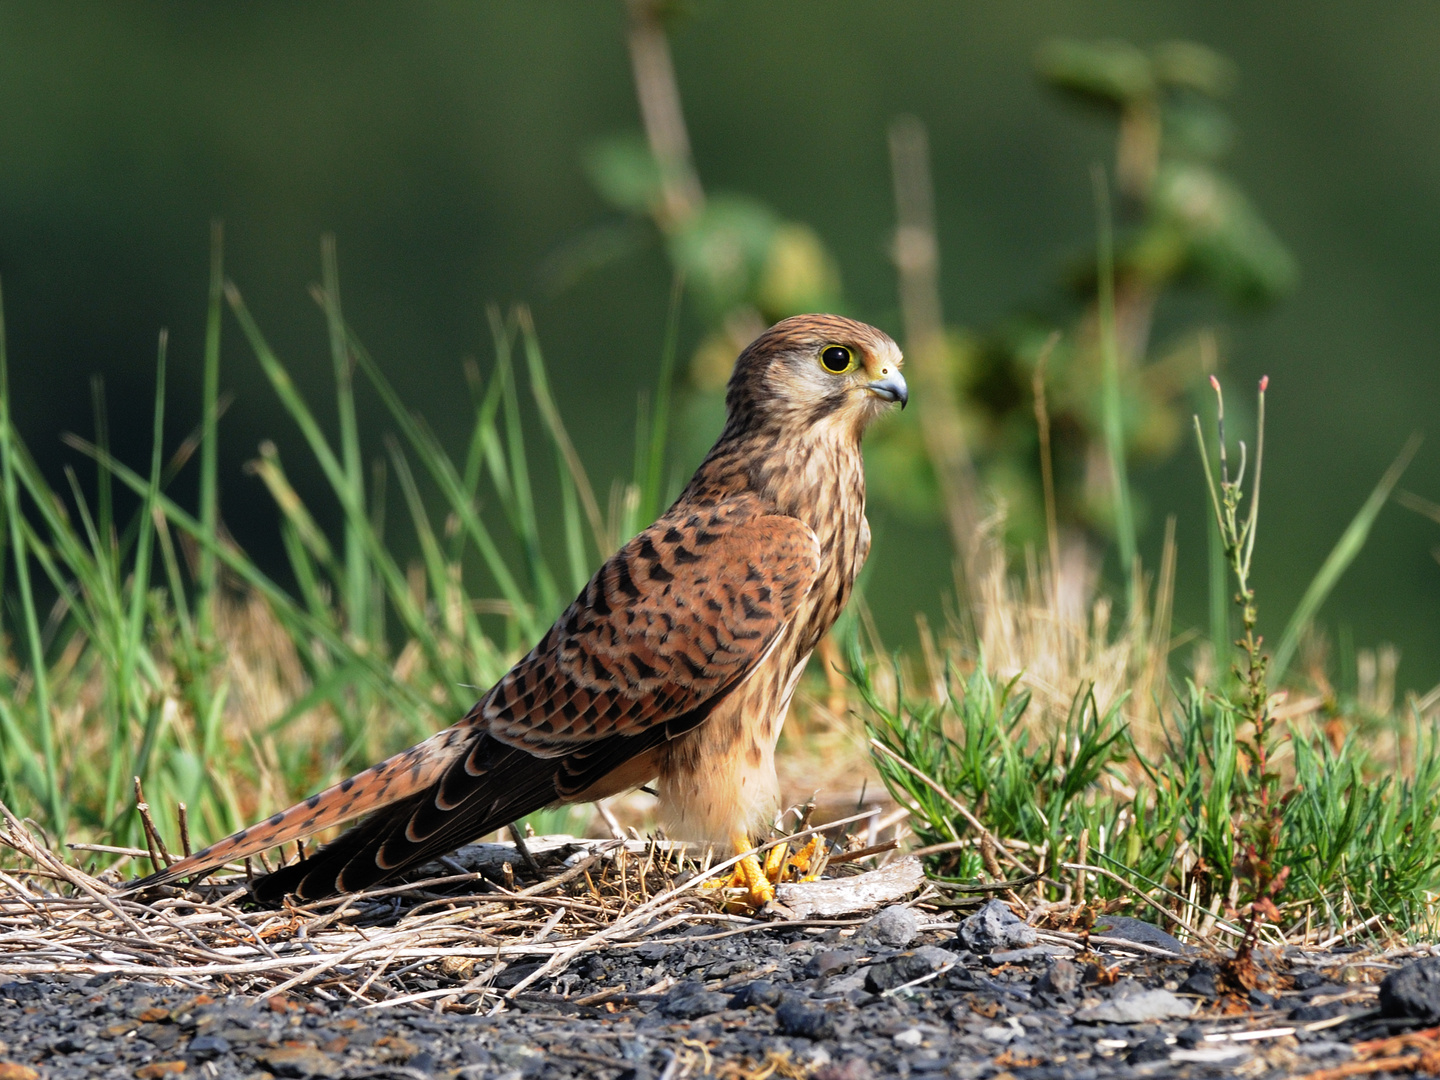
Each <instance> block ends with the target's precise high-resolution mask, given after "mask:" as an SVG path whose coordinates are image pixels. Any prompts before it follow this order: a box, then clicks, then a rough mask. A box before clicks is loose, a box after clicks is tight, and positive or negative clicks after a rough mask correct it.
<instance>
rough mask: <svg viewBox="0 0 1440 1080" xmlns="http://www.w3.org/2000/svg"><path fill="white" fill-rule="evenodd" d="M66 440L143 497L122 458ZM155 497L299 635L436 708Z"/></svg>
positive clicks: (408, 699) (409, 706)
mask: <svg viewBox="0 0 1440 1080" xmlns="http://www.w3.org/2000/svg"><path fill="white" fill-rule="evenodd" d="M66 442H67V443H68V444H69V445H70V446H73V447H75V448H76V449H77V450H80V451H81V452H82V453H85V454H87V455H89V456H91V457H94V458H96V459H97V460H99V461H101V462H102V463H103V464H104V465H105V467H106V468H108V469H110V470H111V472H112V473H113V474H114V476H115V479H117V480H119V481H120V482H121V483H122V484H124V485H125V486H126V487H128V488H130V490H131V491H134V492H135V493H136V494H138V495H141V496H143V495H144V493H145V491H146V487H147V485H146V482H145V480H144V479H143V478H142V477H141V476H140V475H139V474H137V473H136V472H135V471H134V470H133V469H131V468H129V467H128V466H127V465H125V464H124V463H123V462H120V461H117V460H116V459H115V458H113V457H111V456H109V455H102V454H101V453H100V451H99V448H98V447H96V446H95V445H94V444H92V443H88V442H86V441H85V440H83V439H77V438H73V437H72V438H69V439H67V440H66ZM156 502H157V504H158V505H159V506H160V508H161V509H162V510H163V511H164V513H165V517H166V520H168V521H169V522H170V523H171V524H172V525H174V526H175V527H176V528H179V529H182V530H184V532H185V533H186V534H187V535H189V536H190V537H191V538H192V539H194V540H195V541H196V542H197V543H199V544H205V543H207V542H213V543H214V545H215V546H214V550H215V556H216V558H217V559H218V560H219V562H220V563H221V565H223V566H224V567H225V568H226V569H227V570H229V571H230V572H231V573H233V574H234V575H235V576H236V577H237V578H239V579H240V581H242V582H244V583H245V584H246V585H248V586H249V587H250V588H252V589H254V590H255V592H256V593H258V594H259V595H260V596H262V597H263V598H264V599H265V600H266V602H267V603H269V605H270V607H271V610H272V611H273V612H274V613H275V615H276V617H277V618H278V619H280V621H281V622H282V623H284V624H286V625H287V628H288V629H289V630H290V632H291V633H293V634H294V635H295V636H296V637H297V638H299V639H302V640H304V639H313V640H314V641H316V642H317V643H319V644H321V645H323V646H324V647H325V648H326V649H327V650H329V651H330V652H331V653H332V654H333V655H334V656H335V658H336V659H337V660H338V661H339V662H340V663H352V662H353V663H360V664H362V665H363V666H364V667H365V669H366V670H367V671H368V672H369V673H370V674H371V676H372V678H373V679H374V680H375V682H376V685H377V686H380V687H382V688H384V690H385V696H386V698H387V700H389V701H390V702H391V703H392V704H394V705H395V706H396V707H397V708H402V709H404V710H406V711H407V712H412V711H413V712H416V713H423V714H426V715H430V714H433V713H434V712H435V707H434V705H433V703H432V702H430V701H429V700H428V699H427V698H426V697H425V695H423V694H422V693H420V692H419V691H417V690H414V689H413V688H411V687H410V686H408V685H406V684H405V683H402V682H397V681H395V680H394V678H393V677H392V673H391V671H390V669H389V667H388V666H386V664H385V663H384V662H383V660H381V659H380V658H378V657H376V656H374V655H372V654H371V653H370V652H369V650H366V651H364V652H361V651H357V650H356V649H354V648H352V647H351V646H350V645H349V644H348V643H347V642H346V641H345V640H344V639H343V638H341V637H340V636H339V635H338V634H337V633H336V632H335V630H334V628H333V627H331V626H329V625H327V624H326V622H325V621H324V620H321V619H317V618H315V617H314V616H312V615H311V614H310V613H309V612H308V611H306V610H305V609H304V608H302V607H301V606H299V605H298V604H296V603H295V601H294V600H293V599H292V598H291V597H290V595H289V594H288V593H286V592H285V590H284V589H282V588H280V586H279V585H277V584H275V582H274V581H272V580H271V579H270V578H269V577H267V576H266V575H265V574H264V573H263V572H262V571H261V570H260V569H259V567H257V566H256V565H255V564H254V563H253V562H251V561H250V560H249V559H248V558H246V557H245V555H244V553H243V552H241V551H238V550H237V549H235V548H233V547H231V546H230V545H229V544H227V543H226V542H225V541H223V540H220V539H218V538H215V539H214V540H213V541H212V540H211V538H209V537H207V536H206V535H205V533H204V530H203V528H202V527H201V525H200V521H199V519H197V518H195V517H193V516H192V515H190V514H189V513H187V512H186V511H185V510H184V509H183V508H181V507H180V505H179V504H178V503H176V502H175V501H174V500H172V499H170V498H169V497H168V496H166V495H163V494H162V495H160V496H159V497H158V498H157V500H156ZM302 655H303V653H302Z"/></svg>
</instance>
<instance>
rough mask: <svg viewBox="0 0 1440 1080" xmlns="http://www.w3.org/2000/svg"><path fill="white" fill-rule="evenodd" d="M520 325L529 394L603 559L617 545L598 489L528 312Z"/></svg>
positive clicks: (526, 310) (525, 310) (520, 316)
mask: <svg viewBox="0 0 1440 1080" xmlns="http://www.w3.org/2000/svg"><path fill="white" fill-rule="evenodd" d="M519 321H520V333H521V337H522V340H523V341H524V342H525V361H526V364H527V365H528V367H529V372H530V392H531V393H532V394H533V395H534V397H535V404H536V405H537V406H538V407H539V409H540V418H541V420H543V421H544V422H545V428H546V431H548V432H549V435H550V440H551V442H553V443H554V444H555V449H556V451H557V452H558V453H559V455H560V459H561V462H562V463H563V464H564V466H565V469H566V471H568V472H569V474H570V479H571V480H572V481H573V482H574V484H575V491H576V493H577V494H578V495H579V496H580V505H581V506H583V507H584V508H585V517H586V519H587V520H588V521H589V522H590V531H591V532H592V533H593V534H594V537H595V547H596V548H597V549H598V550H599V551H600V553H601V554H602V556H603V555H608V554H609V553H610V549H611V548H612V547H613V546H614V545H615V538H614V537H612V536H610V535H609V532H608V530H607V529H606V528H605V517H604V515H603V514H601V513H600V504H599V502H598V501H596V499H595V489H594V488H593V487H591V485H590V477H589V476H588V475H587V474H586V472H585V466H584V464H583V463H582V462H581V461H580V455H579V454H578V453H576V452H575V444H574V443H573V442H571V441H570V433H569V432H568V431H566V430H565V424H564V422H563V421H562V420H561V419H560V410H559V409H558V408H556V407H555V398H554V396H553V395H552V394H551V393H550V379H549V377H548V376H547V375H546V374H545V359H544V356H543V355H542V354H541V352H540V339H539V337H538V336H537V335H536V333H535V324H534V322H533V321H532V320H531V318H530V311H529V309H528V308H521V309H520V313H519Z"/></svg>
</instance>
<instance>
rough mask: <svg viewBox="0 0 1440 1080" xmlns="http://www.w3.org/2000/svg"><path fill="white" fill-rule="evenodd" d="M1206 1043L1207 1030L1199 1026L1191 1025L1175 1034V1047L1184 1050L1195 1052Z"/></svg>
mask: <svg viewBox="0 0 1440 1080" xmlns="http://www.w3.org/2000/svg"><path fill="white" fill-rule="evenodd" d="M1204 1041H1205V1029H1204V1028H1202V1027H1201V1026H1200V1025H1199V1024H1191V1025H1189V1026H1188V1027H1184V1028H1181V1029H1180V1030H1179V1031H1177V1032H1176V1033H1175V1045H1176V1046H1178V1047H1180V1049H1182V1050H1194V1049H1195V1047H1197V1046H1199V1045H1200V1044H1201V1043H1202V1042H1204Z"/></svg>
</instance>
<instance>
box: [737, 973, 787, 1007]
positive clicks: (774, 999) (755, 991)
mask: <svg viewBox="0 0 1440 1080" xmlns="http://www.w3.org/2000/svg"><path fill="white" fill-rule="evenodd" d="M780 997H781V993H780V988H779V987H778V986H776V985H775V984H774V983H772V982H769V981H767V980H765V979H756V980H755V981H754V982H751V983H746V984H745V985H744V986H742V987H740V989H738V990H736V991H735V993H734V994H733V995H731V998H730V1004H729V1007H730V1008H732V1009H749V1008H753V1007H754V1006H756V1005H774V1004H776V1003H778V1002H779V1000H780Z"/></svg>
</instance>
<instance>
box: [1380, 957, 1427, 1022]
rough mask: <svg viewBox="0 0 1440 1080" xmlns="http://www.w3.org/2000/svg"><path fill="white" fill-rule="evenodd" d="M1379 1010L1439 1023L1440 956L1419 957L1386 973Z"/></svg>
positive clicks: (1381, 985)
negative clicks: (1397, 969)
mask: <svg viewBox="0 0 1440 1080" xmlns="http://www.w3.org/2000/svg"><path fill="white" fill-rule="evenodd" d="M1380 1010H1381V1011H1382V1012H1383V1013H1384V1014H1385V1015H1386V1016H1406V1017H1410V1018H1411V1019H1414V1020H1420V1021H1422V1022H1424V1023H1427V1024H1434V1023H1440V957H1436V956H1429V957H1426V958H1425V959H1424V960H1417V961H1416V962H1415V963H1413V964H1407V965H1406V966H1405V967H1403V968H1401V969H1400V970H1399V971H1392V972H1391V973H1390V974H1389V975H1387V976H1385V979H1384V980H1383V981H1382V982H1381V983H1380Z"/></svg>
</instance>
